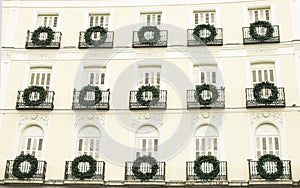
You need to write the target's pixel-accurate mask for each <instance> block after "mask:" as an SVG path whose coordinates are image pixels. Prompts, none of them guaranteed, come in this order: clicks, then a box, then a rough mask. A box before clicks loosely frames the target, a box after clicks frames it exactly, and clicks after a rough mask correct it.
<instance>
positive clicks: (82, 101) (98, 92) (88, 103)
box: [79, 85, 102, 106]
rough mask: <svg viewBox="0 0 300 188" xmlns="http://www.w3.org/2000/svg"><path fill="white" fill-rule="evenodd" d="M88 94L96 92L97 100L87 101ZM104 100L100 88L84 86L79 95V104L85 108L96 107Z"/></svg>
mask: <svg viewBox="0 0 300 188" xmlns="http://www.w3.org/2000/svg"><path fill="white" fill-rule="evenodd" d="M87 92H94V93H95V99H94V100H85V99H84V98H85V97H86V94H87ZM101 100H102V92H101V90H100V89H99V87H98V86H91V85H88V86H84V87H83V89H81V90H80V93H79V104H81V105H83V106H94V105H96V104H98V103H99V102H100V101H101Z"/></svg>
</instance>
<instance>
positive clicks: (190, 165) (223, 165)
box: [186, 161, 227, 181]
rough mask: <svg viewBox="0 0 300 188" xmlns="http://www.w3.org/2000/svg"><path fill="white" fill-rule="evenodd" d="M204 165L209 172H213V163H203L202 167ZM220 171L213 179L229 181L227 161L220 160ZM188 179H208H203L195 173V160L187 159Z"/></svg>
mask: <svg viewBox="0 0 300 188" xmlns="http://www.w3.org/2000/svg"><path fill="white" fill-rule="evenodd" d="M202 166H204V167H203V168H202V169H206V170H207V173H209V172H211V171H212V170H213V169H212V168H213V167H212V165H210V164H209V163H202V165H201V167H202ZM219 166H220V172H219V174H218V175H217V176H216V177H215V179H213V181H227V162H226V161H220V163H219ZM186 180H189V181H207V180H201V179H200V178H199V177H198V176H197V175H196V174H195V173H194V161H187V162H186Z"/></svg>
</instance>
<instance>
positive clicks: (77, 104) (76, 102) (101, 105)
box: [72, 89, 110, 110]
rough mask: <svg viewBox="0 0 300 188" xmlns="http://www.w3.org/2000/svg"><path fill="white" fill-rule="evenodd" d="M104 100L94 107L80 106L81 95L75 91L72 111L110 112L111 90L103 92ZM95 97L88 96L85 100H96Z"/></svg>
mask: <svg viewBox="0 0 300 188" xmlns="http://www.w3.org/2000/svg"><path fill="white" fill-rule="evenodd" d="M101 93H102V100H101V101H100V102H99V103H97V104H95V105H92V106H86V105H84V104H80V102H79V94H80V91H76V90H75V89H74V91H73V103H72V109H73V110H109V100H110V91H109V90H106V91H105V90H102V91H101ZM94 98H95V96H94V95H90V96H89V95H88V96H87V97H86V98H85V99H86V100H94Z"/></svg>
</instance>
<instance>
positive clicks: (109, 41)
mask: <svg viewBox="0 0 300 188" xmlns="http://www.w3.org/2000/svg"><path fill="white" fill-rule="evenodd" d="M84 34H85V31H81V32H80V33H79V43H78V48H112V47H113V44H114V32H113V31H108V32H107V33H106V40H105V41H104V42H103V43H99V42H97V41H96V40H97V38H96V39H93V40H95V41H96V42H94V43H93V44H88V43H86V41H85V38H84ZM98 40H99V39H98Z"/></svg>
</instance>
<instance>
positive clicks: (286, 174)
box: [248, 160, 292, 180]
mask: <svg viewBox="0 0 300 188" xmlns="http://www.w3.org/2000/svg"><path fill="white" fill-rule="evenodd" d="M257 162H258V161H253V160H248V166H249V179H250V180H261V179H263V178H262V177H261V176H260V175H259V174H258V172H257V169H256V166H257ZM282 163H283V175H282V176H281V177H280V179H281V180H291V179H292V170H291V161H290V160H282ZM265 165H266V166H265V168H266V169H268V172H269V171H270V173H272V172H277V169H276V167H275V166H274V163H265Z"/></svg>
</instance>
